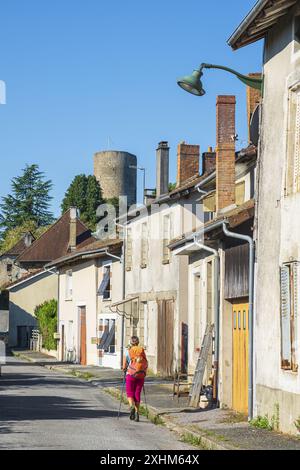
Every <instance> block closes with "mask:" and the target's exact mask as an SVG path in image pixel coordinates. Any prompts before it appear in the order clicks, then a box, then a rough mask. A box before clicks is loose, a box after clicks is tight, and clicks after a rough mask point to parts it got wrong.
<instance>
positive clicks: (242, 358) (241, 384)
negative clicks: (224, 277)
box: [232, 303, 249, 413]
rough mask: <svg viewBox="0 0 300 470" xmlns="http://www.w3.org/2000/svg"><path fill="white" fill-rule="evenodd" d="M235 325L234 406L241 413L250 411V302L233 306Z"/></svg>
mask: <svg viewBox="0 0 300 470" xmlns="http://www.w3.org/2000/svg"><path fill="white" fill-rule="evenodd" d="M232 315H233V318H232V327H233V334H232V337H233V338H232V339H233V342H232V344H233V351H232V354H233V377H232V384H233V391H232V395H233V397H232V406H233V409H234V410H236V411H239V412H240V413H247V412H248V334H249V304H248V303H236V304H233V308H232Z"/></svg>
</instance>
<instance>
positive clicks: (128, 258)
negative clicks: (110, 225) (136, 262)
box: [126, 228, 132, 269]
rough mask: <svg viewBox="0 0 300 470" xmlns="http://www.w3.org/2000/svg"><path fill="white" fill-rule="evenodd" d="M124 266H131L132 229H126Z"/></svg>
mask: <svg viewBox="0 0 300 470" xmlns="http://www.w3.org/2000/svg"><path fill="white" fill-rule="evenodd" d="M126 268H127V269H131V268H132V229H131V228H128V229H127V239H126Z"/></svg>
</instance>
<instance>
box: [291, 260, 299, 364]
mask: <svg viewBox="0 0 300 470" xmlns="http://www.w3.org/2000/svg"><path fill="white" fill-rule="evenodd" d="M298 292H299V263H298V262H296V263H293V309H292V316H291V346H292V351H291V354H292V369H293V370H294V371H297V370H298V364H297V362H298V361H297V359H298V358H297V344H298V329H297V325H298V309H299V301H298Z"/></svg>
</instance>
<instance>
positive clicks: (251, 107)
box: [247, 73, 261, 142]
mask: <svg viewBox="0 0 300 470" xmlns="http://www.w3.org/2000/svg"><path fill="white" fill-rule="evenodd" d="M249 77H254V78H261V73H249ZM260 102H261V92H260V90H256V89H255V88H251V87H249V86H247V126H248V140H249V142H250V121H251V117H252V115H253V113H254V111H255V108H256V107H257V105H258V104H259V103H260Z"/></svg>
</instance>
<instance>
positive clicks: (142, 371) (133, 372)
mask: <svg viewBox="0 0 300 470" xmlns="http://www.w3.org/2000/svg"><path fill="white" fill-rule="evenodd" d="M147 368H148V362H147V358H146V353H145V350H144V348H142V347H141V346H139V338H138V337H137V336H132V337H131V339H130V346H129V347H128V349H127V351H126V354H125V356H124V359H123V370H124V372H126V395H127V398H128V402H129V405H130V415H129V418H130V419H131V420H134V421H136V422H138V421H139V420H140V415H139V410H140V403H141V393H142V390H143V387H144V381H145V377H146V374H147Z"/></svg>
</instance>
